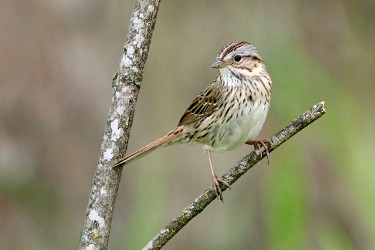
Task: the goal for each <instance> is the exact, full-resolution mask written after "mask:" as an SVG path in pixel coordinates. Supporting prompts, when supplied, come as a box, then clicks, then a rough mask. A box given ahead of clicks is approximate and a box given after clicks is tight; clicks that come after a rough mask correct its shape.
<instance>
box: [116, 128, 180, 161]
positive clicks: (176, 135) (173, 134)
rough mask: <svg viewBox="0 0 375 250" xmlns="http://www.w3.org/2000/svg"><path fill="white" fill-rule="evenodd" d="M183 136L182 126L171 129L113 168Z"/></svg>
mask: <svg viewBox="0 0 375 250" xmlns="http://www.w3.org/2000/svg"><path fill="white" fill-rule="evenodd" d="M181 136H182V127H181V126H180V127H177V128H176V129H174V130H172V131H170V132H169V133H168V134H166V135H165V136H163V137H161V138H159V139H157V140H155V141H153V142H151V143H150V144H148V145H146V146H144V147H143V148H141V149H139V150H137V151H135V152H134V153H132V154H130V155H128V156H126V157H124V158H122V159H120V160H119V161H118V162H117V163H116V164H115V165H113V166H112V168H115V167H119V166H121V165H125V164H128V163H130V162H132V161H134V160H137V159H139V158H141V157H143V156H145V155H147V154H148V153H151V152H152V151H154V150H155V149H157V148H158V147H161V146H167V145H168V144H170V143H172V142H174V140H175V139H177V138H179V137H181Z"/></svg>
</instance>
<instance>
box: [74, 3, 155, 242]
mask: <svg viewBox="0 0 375 250" xmlns="http://www.w3.org/2000/svg"><path fill="white" fill-rule="evenodd" d="M159 3H160V0H136V3H135V6H134V10H133V14H132V16H131V19H130V26H129V33H128V36H127V39H126V42H125V45H124V51H123V54H122V58H121V62H120V66H119V69H118V70H117V72H116V74H115V76H114V78H113V82H112V88H113V91H112V103H111V106H110V109H109V113H108V118H107V124H106V127H105V131H104V136H103V142H102V145H101V149H100V157H99V161H98V165H97V169H96V172H95V176H94V180H93V184H92V188H91V193H90V197H89V202H88V207H87V211H86V219H85V223H84V227H83V230H82V233H81V240H80V249H106V248H107V246H108V239H109V234H110V230H111V222H112V215H113V209H114V205H115V201H116V196H117V191H118V187H119V183H120V178H121V173H122V168H115V169H112V168H110V166H111V165H112V164H113V163H114V162H115V160H116V159H118V158H119V157H120V156H121V154H125V151H126V148H127V145H128V139H129V132H130V128H131V126H132V123H133V114H134V108H135V103H136V101H137V97H138V92H139V88H140V83H141V81H142V75H143V69H144V65H145V62H146V59H147V54H148V50H149V47H150V43H151V36H152V32H153V30H154V27H155V22H156V16H157V12H158V9H159Z"/></svg>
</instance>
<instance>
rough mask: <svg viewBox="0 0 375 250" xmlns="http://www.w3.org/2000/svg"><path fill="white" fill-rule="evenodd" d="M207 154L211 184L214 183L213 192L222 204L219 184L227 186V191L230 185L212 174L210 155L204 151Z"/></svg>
mask: <svg viewBox="0 0 375 250" xmlns="http://www.w3.org/2000/svg"><path fill="white" fill-rule="evenodd" d="M206 152H207V156H208V161H209V162H210V168H211V174H212V182H213V183H214V190H215V193H216V196H217V198H219V199H220V200H221V201H222V202H224V200H223V194H222V192H221V188H220V184H219V182H221V183H222V184H224V185H225V186H227V187H228V188H229V189H230V188H231V187H230V185H229V184H228V183H227V182H226V181H224V180H222V179H219V178H218V177H217V176H216V174H215V172H214V168H213V166H212V161H211V154H210V151H209V150H208V149H207V150H206Z"/></svg>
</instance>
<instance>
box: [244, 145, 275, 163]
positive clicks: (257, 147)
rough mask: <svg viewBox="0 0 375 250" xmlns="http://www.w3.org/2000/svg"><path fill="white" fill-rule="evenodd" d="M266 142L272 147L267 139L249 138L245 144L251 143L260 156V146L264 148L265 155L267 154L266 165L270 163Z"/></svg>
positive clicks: (261, 155)
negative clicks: (254, 139)
mask: <svg viewBox="0 0 375 250" xmlns="http://www.w3.org/2000/svg"><path fill="white" fill-rule="evenodd" d="M266 143H268V144H270V146H271V147H273V143H272V142H271V141H270V140H269V139H265V140H259V141H253V140H250V141H247V142H246V144H249V145H253V146H254V148H255V149H258V150H259V152H260V157H263V153H262V151H263V150H262V147H264V149H265V151H266V155H267V162H268V165H269V164H270V152H269V151H268V147H267V145H266Z"/></svg>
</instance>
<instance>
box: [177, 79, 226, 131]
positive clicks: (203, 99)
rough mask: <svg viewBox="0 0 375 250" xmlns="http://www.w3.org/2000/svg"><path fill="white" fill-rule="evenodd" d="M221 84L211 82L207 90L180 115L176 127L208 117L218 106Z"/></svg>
mask: <svg viewBox="0 0 375 250" xmlns="http://www.w3.org/2000/svg"><path fill="white" fill-rule="evenodd" d="M220 86H221V84H219V83H217V82H216V81H214V82H212V83H211V84H210V85H208V86H207V88H206V89H205V90H204V91H203V92H202V93H201V94H200V95H199V96H198V97H197V98H195V99H194V100H193V102H192V103H191V105H190V106H189V107H188V108H187V110H186V111H185V113H184V114H183V115H182V117H181V119H180V122H179V123H178V126H181V125H187V124H190V123H193V122H195V121H198V120H200V119H203V118H205V117H208V116H209V115H211V114H212V113H213V112H214V111H215V110H216V108H217V106H218V101H219V100H220V98H221V95H220V93H221V91H219V88H220Z"/></svg>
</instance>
